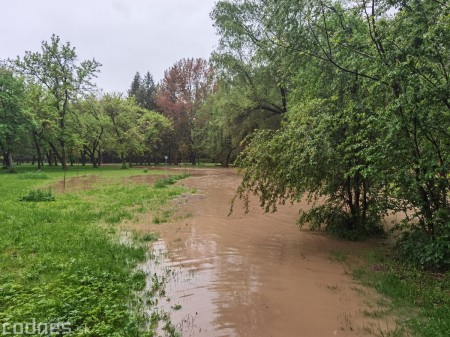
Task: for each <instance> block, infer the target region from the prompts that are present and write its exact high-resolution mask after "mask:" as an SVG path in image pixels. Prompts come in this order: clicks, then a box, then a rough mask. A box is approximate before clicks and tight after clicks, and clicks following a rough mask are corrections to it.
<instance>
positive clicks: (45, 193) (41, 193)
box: [19, 189, 55, 202]
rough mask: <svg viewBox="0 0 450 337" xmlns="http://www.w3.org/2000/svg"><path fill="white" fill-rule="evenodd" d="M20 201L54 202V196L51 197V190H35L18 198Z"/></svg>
mask: <svg viewBox="0 0 450 337" xmlns="http://www.w3.org/2000/svg"><path fill="white" fill-rule="evenodd" d="M19 200H20V201H34V202H46V201H55V196H54V195H53V192H52V190H50V189H48V190H42V189H35V190H31V191H29V192H28V194H27V195H24V196H22V197H20V198H19Z"/></svg>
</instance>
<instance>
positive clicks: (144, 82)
mask: <svg viewBox="0 0 450 337" xmlns="http://www.w3.org/2000/svg"><path fill="white" fill-rule="evenodd" d="M155 93H156V85H155V82H154V80H153V76H152V75H151V74H150V72H147V73H146V74H145V76H144V78H141V75H140V74H139V72H137V73H136V75H134V78H133V81H132V82H131V87H130V90H128V97H134V98H135V99H136V102H137V104H138V105H139V106H140V107H142V108H145V109H147V110H151V111H153V110H155V109H156V104H155Z"/></svg>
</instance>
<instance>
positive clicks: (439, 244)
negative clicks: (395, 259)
mask: <svg viewBox="0 0 450 337" xmlns="http://www.w3.org/2000/svg"><path fill="white" fill-rule="evenodd" d="M441 230H442V233H438V234H437V235H436V236H435V237H431V236H430V235H428V234H427V232H426V231H425V230H424V229H423V228H420V227H416V226H414V227H412V228H411V229H409V230H408V231H406V232H403V233H402V234H401V236H400V238H399V239H398V240H397V243H396V247H397V251H398V253H399V254H400V256H401V257H402V259H404V260H405V261H407V262H409V263H411V264H412V265H414V266H416V267H417V268H421V269H427V270H434V271H443V270H449V269H450V227H449V223H447V226H446V227H444V228H441Z"/></svg>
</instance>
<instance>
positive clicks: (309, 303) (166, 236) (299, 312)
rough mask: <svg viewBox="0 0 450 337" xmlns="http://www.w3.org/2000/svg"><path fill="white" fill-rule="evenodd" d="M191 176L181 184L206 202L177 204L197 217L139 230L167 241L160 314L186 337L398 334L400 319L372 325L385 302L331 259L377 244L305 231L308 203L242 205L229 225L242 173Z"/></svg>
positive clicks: (162, 245) (158, 247) (189, 199)
mask: <svg viewBox="0 0 450 337" xmlns="http://www.w3.org/2000/svg"><path fill="white" fill-rule="evenodd" d="M189 171H190V173H191V175H192V176H191V177H190V178H188V179H185V180H183V181H181V182H180V183H181V184H183V185H186V186H188V187H190V188H194V189H195V190H196V191H197V192H196V193H195V194H193V195H189V196H185V197H184V198H181V199H179V200H177V205H178V206H177V207H178V212H177V213H179V214H188V215H189V216H180V217H179V218H178V220H176V221H173V222H171V223H166V224H160V225H154V224H151V220H149V221H143V223H142V224H141V225H140V226H138V229H140V230H145V231H152V232H159V233H160V234H161V239H160V240H159V241H158V242H156V243H155V244H154V246H153V249H154V250H155V251H159V252H160V256H164V258H163V259H162V260H161V259H160V260H159V261H158V262H155V260H153V261H150V262H149V263H148V264H147V265H146V269H147V271H148V272H149V273H150V274H153V273H160V274H164V275H166V276H167V277H166V295H167V297H166V298H165V299H164V300H161V301H160V308H161V309H163V310H168V311H170V312H171V318H172V322H173V323H174V324H175V325H176V326H177V328H178V329H179V330H181V331H182V333H183V336H214V337H215V336H255V337H266V336H267V337H269V336H274V337H291V336H292V337H294V336H295V337H297V336H304V337H309V336H311V337H315V336H319V337H320V336H376V335H382V332H383V333H385V332H386V331H387V330H390V329H393V328H394V323H393V320H391V319H386V318H382V319H381V318H380V319H374V318H371V317H368V315H367V312H373V311H374V310H375V311H376V310H378V309H380V310H382V308H378V304H377V301H378V297H377V295H376V294H374V292H373V291H371V290H369V289H366V288H364V287H362V286H361V285H358V284H357V283H355V281H354V280H353V279H352V277H351V275H350V272H349V271H348V270H347V268H346V267H345V265H344V264H343V263H341V262H339V261H336V259H333V258H332V257H333V252H334V253H336V252H340V253H341V254H343V255H345V254H348V255H350V256H351V255H352V254H353V253H354V252H357V251H361V250H362V249H365V248H367V247H368V245H373V244H374V243H354V242H346V241H341V240H336V239H333V238H330V237H327V236H324V235H322V234H319V233H313V232H310V231H308V230H299V228H298V226H297V225H296V220H297V218H298V211H299V209H301V208H305V207H308V205H307V204H306V203H300V204H296V205H294V206H290V205H286V206H282V207H280V208H279V210H278V212H276V213H270V214H265V213H264V212H263V211H262V210H261V209H260V208H259V207H258V202H257V200H255V202H253V204H251V210H250V212H249V213H248V214H246V213H245V212H244V210H243V209H242V208H241V207H239V203H238V205H236V206H235V208H234V212H233V214H232V215H231V216H228V213H229V209H230V203H231V200H232V198H233V196H234V193H235V190H236V188H237V186H238V185H239V182H240V176H239V175H238V174H237V173H236V171H234V170H232V169H207V170H189ZM180 205H181V206H180ZM241 206H242V205H241ZM149 216H150V215H149ZM161 254H163V255H161Z"/></svg>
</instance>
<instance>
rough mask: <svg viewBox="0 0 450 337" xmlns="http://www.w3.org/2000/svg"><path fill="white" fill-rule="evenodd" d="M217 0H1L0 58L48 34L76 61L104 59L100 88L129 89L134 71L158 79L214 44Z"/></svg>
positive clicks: (37, 45) (34, 44) (22, 50)
mask: <svg viewBox="0 0 450 337" xmlns="http://www.w3.org/2000/svg"><path fill="white" fill-rule="evenodd" d="M215 2H216V1H215V0H0V12H1V13H2V15H1V19H0V59H7V58H15V57H16V56H17V55H19V56H23V55H24V53H25V51H26V50H30V51H33V52H34V51H39V50H40V46H41V42H42V41H43V40H50V37H51V35H52V34H56V35H59V36H60V37H61V40H62V42H66V41H70V42H71V44H72V46H74V47H76V51H77V54H78V58H79V60H84V59H92V58H94V57H95V59H97V60H98V61H99V62H100V63H102V65H103V66H102V67H101V73H100V74H99V76H98V79H97V84H98V87H99V88H102V89H104V90H105V91H106V92H111V91H115V92H125V91H126V90H128V88H129V86H130V84H131V81H132V79H133V77H134V74H135V73H136V71H139V72H140V73H141V74H142V75H143V74H144V73H145V72H147V71H150V73H151V74H152V75H153V77H154V78H155V81H159V80H160V79H161V78H162V76H163V73H164V70H165V69H167V68H169V67H170V66H172V65H173V64H174V63H175V62H176V61H178V60H180V59H182V58H185V57H186V58H187V57H203V58H208V57H209V55H210V53H211V51H212V50H213V48H214V47H215V46H216V45H217V37H216V36H215V30H214V28H213V27H212V21H211V19H210V17H209V13H210V12H211V10H212V9H213V7H214V3H215Z"/></svg>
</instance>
